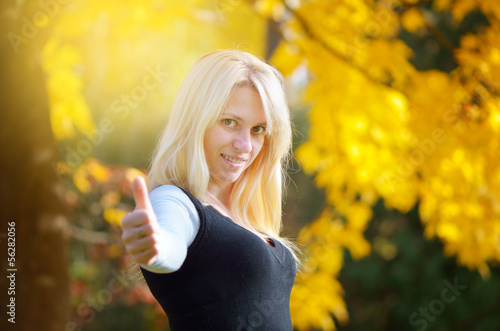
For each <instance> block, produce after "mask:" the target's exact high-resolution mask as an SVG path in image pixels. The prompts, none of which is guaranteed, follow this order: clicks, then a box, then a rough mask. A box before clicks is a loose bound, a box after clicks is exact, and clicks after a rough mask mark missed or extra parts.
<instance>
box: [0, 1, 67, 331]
mask: <svg viewBox="0 0 500 331" xmlns="http://www.w3.org/2000/svg"><path fill="white" fill-rule="evenodd" d="M43 2H44V3H47V2H51V1H43ZM52 2H54V3H55V1H52ZM17 3H19V1H14V0H2V2H1V4H0V25H1V26H0V29H1V31H0V40H1V41H0V47H1V49H0V52H1V56H2V59H1V61H0V63H1V64H0V66H1V74H0V76H1V78H0V79H1V82H2V85H1V86H2V89H1V90H0V98H1V99H0V100H1V103H0V105H1V120H0V151H1V153H2V159H1V168H0V201H1V204H0V219H1V225H0V250H1V253H0V256H1V261H0V266H1V268H2V270H1V274H2V277H1V281H0V284H1V287H0V292H1V293H2V295H1V296H0V298H1V299H0V301H1V302H0V305H1V307H2V308H1V314H0V319H1V322H0V329H2V330H26V331H28V330H29V331H32V330H42V331H45V330H47V331H48V330H54V331H55V330H57V331H60V330H64V329H65V326H66V323H67V322H68V321H69V316H70V304H69V277H68V262H69V250H68V237H69V236H68V220H67V217H66V215H67V213H66V209H65V204H64V202H63V193H62V185H61V183H60V182H59V180H58V176H57V173H56V172H55V164H56V161H57V160H58V154H57V147H56V142H55V140H54V138H53V135H52V130H51V126H50V117H49V105H48V100H47V94H46V89H45V79H44V75H43V72H42V69H41V52H42V47H43V45H44V44H45V41H46V39H47V35H48V34H49V30H50V23H51V22H50V21H51V20H52V18H51V17H50V16H48V15H47V14H45V17H46V18H47V20H46V22H48V24H47V25H45V26H42V24H43V19H44V16H43V14H44V13H46V11H45V10H49V9H50V8H49V9H47V8H45V9H44V8H41V7H40V4H39V2H38V1H31V0H27V1H24V2H21V3H22V5H19V4H17ZM9 230H11V231H9ZM9 238H15V261H13V260H12V261H11V262H13V264H12V265H10V264H9V263H8V259H7V254H8V245H9V244H8V243H9V242H10V245H12V239H9ZM10 252H11V253H12V250H11V251H10ZM5 274H7V276H9V275H10V276H12V277H10V278H6V276H5ZM9 288H10V291H9ZM6 294H7V296H6ZM12 300H15V301H12ZM11 302H14V304H15V308H14V309H15V319H13V320H12V319H11V318H12V317H13V316H14V315H13V314H12V313H11V314H10V315H9V314H8V312H11V311H13V309H12V307H7V305H8V304H10V305H11V306H12V304H11ZM6 310H7V314H6ZM9 319H11V321H15V324H13V323H12V322H9ZM4 326H5V327H4Z"/></svg>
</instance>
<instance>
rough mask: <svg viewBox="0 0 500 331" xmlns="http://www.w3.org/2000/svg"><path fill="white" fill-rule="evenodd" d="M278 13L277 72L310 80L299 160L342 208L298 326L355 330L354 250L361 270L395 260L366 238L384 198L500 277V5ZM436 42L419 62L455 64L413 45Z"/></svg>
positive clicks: (447, 247) (302, 279)
mask: <svg viewBox="0 0 500 331" xmlns="http://www.w3.org/2000/svg"><path fill="white" fill-rule="evenodd" d="M261 2H263V1H261ZM265 3H266V5H264V6H262V7H263V8H266V9H265V10H263V11H262V13H263V14H264V15H268V17H269V18H271V19H273V20H276V21H278V22H280V24H281V35H282V38H283V42H282V43H281V45H280V46H279V48H278V50H277V51H276V52H275V54H274V57H273V63H275V64H276V65H277V66H278V68H279V69H280V70H281V71H282V72H284V73H285V74H287V75H288V76H289V77H292V79H293V76H294V75H295V74H296V73H297V71H301V70H304V68H305V69H306V70H307V73H308V77H307V87H306V89H305V93H304V100H305V102H307V103H308V104H309V105H310V106H311V110H310V111H309V114H308V116H309V120H310V121H311V128H310V131H309V137H308V140H307V141H306V142H304V143H303V144H302V145H301V146H300V147H299V148H298V149H297V151H296V156H297V158H298V160H299V161H300V163H301V165H302V167H303V169H304V171H306V172H307V173H310V174H314V175H315V182H316V185H318V187H321V188H324V189H325V191H326V199H327V203H328V205H329V206H327V207H325V209H324V211H323V212H322V213H321V214H320V215H319V217H318V218H317V219H316V221H314V222H313V223H312V224H310V225H308V226H306V227H305V228H304V229H303V230H302V231H301V232H300V234H299V240H300V241H301V242H302V243H304V244H307V246H306V248H305V251H306V254H307V257H308V259H307V262H306V265H305V266H306V267H305V269H304V272H303V273H301V274H300V275H299V277H298V279H297V282H296V284H295V287H294V290H293V292H292V311H293V317H294V325H295V326H296V327H297V328H298V329H301V330H306V329H308V328H310V327H315V328H321V329H325V330H333V329H335V325H334V323H333V321H332V319H331V316H332V315H333V316H335V318H336V320H337V321H338V322H339V323H340V324H346V323H347V322H348V320H349V319H348V314H347V309H346V305H345V302H344V300H343V295H344V289H343V287H342V286H341V284H340V283H339V281H338V279H337V277H338V275H339V272H340V270H341V268H342V266H343V263H344V259H343V251H344V248H345V249H347V250H348V251H349V253H350V256H352V258H353V259H355V260H358V259H360V258H363V257H366V256H368V254H369V253H370V252H371V250H372V249H373V248H374V247H375V246H382V247H385V248H384V252H385V254H386V255H387V256H391V255H393V254H395V247H394V246H391V245H385V242H380V241H377V242H369V241H368V240H367V239H366V237H365V236H364V232H365V231H366V229H367V227H368V225H369V222H370V220H371V219H372V218H373V212H372V208H373V206H374V205H375V204H376V203H377V202H378V201H379V200H380V199H382V200H383V202H384V205H385V207H386V208H388V209H396V210H398V211H400V212H402V213H406V212H409V211H410V210H412V209H413V208H414V207H415V206H417V203H418V212H419V216H420V219H421V221H422V223H423V224H424V229H425V230H424V233H425V236H426V237H427V238H428V239H433V238H437V239H439V240H440V242H442V243H443V251H444V253H445V255H446V256H455V257H456V261H457V262H458V264H460V265H464V266H467V267H468V268H469V269H470V270H477V271H479V273H480V274H481V275H482V276H483V277H484V278H485V279H487V278H488V277H489V276H490V266H497V265H498V261H499V260H500V245H499V241H500V202H499V200H498V198H499V197H500V167H499V162H498V155H500V143H499V141H500V139H499V138H500V130H499V129H500V98H499V93H500V89H499V86H500V85H499V82H500V50H499V48H498V45H499V44H500V34H499V33H498V32H499V28H500V20H499V18H500V4H499V3H498V2H493V1H489V0H484V1H480V0H478V1H468V0H467V1H460V0H459V1H418V0H413V1H398V0H388V1H364V0H363V1H362V0H360V1H342V0H339V1H305V2H293V1H265ZM269 8H271V10H269ZM471 12H474V15H475V18H476V19H475V20H471V19H470V18H468V20H467V22H466V23H464V24H468V25H467V26H465V27H464V25H463V24H462V23H463V22H465V21H464V20H465V18H467V16H468V14H469V13H471ZM478 13H479V14H478ZM438 24H439V26H440V27H441V26H446V29H444V30H445V31H446V34H444V33H443V32H441V30H439V29H438V27H437V26H438ZM449 34H452V35H454V38H449V37H448V36H447V35H449ZM409 36H413V39H412V38H410V37H409ZM429 36H431V37H432V38H433V39H434V40H435V41H436V42H437V43H435V44H433V45H432V46H431V47H429V49H428V50H427V52H425V51H422V50H419V51H420V53H419V54H418V55H419V56H421V57H424V58H425V57H427V53H431V56H436V54H435V53H437V52H439V51H440V49H441V48H442V51H443V52H448V57H447V62H448V63H447V65H446V66H443V67H440V66H439V63H435V64H434V66H430V65H429V64H428V65H427V67H428V68H427V69H428V70H421V69H420V68H418V67H417V66H416V65H415V64H414V63H412V61H411V59H412V57H413V60H414V61H415V62H417V63H418V62H419V59H418V58H415V52H414V51H413V49H411V48H410V47H409V46H408V44H406V43H405V40H404V39H403V38H407V39H409V40H411V41H415V40H418V38H428V37H429ZM457 41H458V43H457ZM441 55H442V54H441ZM318 293H320V295H318Z"/></svg>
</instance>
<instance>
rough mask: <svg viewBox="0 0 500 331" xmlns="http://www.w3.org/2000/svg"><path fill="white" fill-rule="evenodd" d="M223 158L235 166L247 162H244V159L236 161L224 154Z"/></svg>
mask: <svg viewBox="0 0 500 331" xmlns="http://www.w3.org/2000/svg"><path fill="white" fill-rule="evenodd" d="M221 155H222V157H223V158H225V159H226V160H228V161H230V162H232V163H235V164H241V163H243V162H245V161H246V160H242V159H234V158H232V157H229V156H227V155H224V154H221Z"/></svg>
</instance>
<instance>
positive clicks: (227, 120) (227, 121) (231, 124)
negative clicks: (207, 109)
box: [222, 118, 235, 126]
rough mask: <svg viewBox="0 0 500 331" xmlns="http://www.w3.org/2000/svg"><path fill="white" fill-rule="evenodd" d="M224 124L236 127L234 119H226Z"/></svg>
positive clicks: (223, 121)
mask: <svg viewBox="0 0 500 331" xmlns="http://www.w3.org/2000/svg"><path fill="white" fill-rule="evenodd" d="M222 123H223V124H224V125H227V126H234V125H235V122H234V120H232V119H229V118H226V119H223V120H222Z"/></svg>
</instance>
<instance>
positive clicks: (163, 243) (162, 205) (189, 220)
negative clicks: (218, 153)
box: [122, 177, 200, 273]
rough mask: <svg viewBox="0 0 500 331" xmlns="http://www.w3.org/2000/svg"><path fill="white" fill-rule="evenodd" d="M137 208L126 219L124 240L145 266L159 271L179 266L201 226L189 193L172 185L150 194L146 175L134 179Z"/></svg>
mask: <svg viewBox="0 0 500 331" xmlns="http://www.w3.org/2000/svg"><path fill="white" fill-rule="evenodd" d="M133 191H134V200H135V202H136V206H137V207H136V209H135V210H134V211H132V212H130V213H128V214H127V215H126V216H125V217H124V218H123V220H122V229H123V232H122V240H123V242H124V244H125V247H126V249H127V251H128V252H129V253H130V255H132V257H133V258H134V260H135V261H136V262H137V263H139V264H140V265H141V267H143V268H145V269H147V270H149V271H152V272H156V273H169V272H173V271H176V270H178V269H179V268H180V267H181V266H182V263H183V262H184V260H185V259H186V255H187V248H188V247H189V245H190V244H191V243H192V242H193V240H194V238H195V237H196V234H197V232H198V229H199V224H200V221H199V216H198V213H197V211H196V208H195V207H194V205H193V203H192V202H191V201H190V199H189V197H188V196H187V195H186V194H184V192H182V190H181V189H179V188H178V187H175V186H172V185H163V186H160V187H157V188H156V189H154V190H153V191H151V193H150V194H149V195H148V194H147V188H146V184H145V182H144V180H143V179H142V178H140V177H139V178H136V179H134V182H133Z"/></svg>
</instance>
